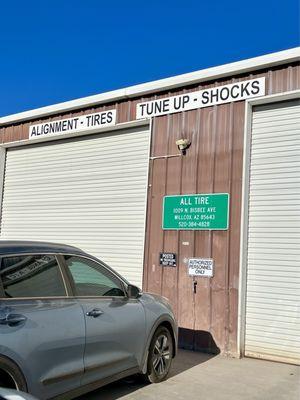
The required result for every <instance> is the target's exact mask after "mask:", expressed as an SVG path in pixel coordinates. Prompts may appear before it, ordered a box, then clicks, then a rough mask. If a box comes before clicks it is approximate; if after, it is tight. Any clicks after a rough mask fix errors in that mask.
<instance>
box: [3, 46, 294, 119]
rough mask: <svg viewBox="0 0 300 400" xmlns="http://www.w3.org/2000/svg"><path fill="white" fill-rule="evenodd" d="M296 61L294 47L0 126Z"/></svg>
mask: <svg viewBox="0 0 300 400" xmlns="http://www.w3.org/2000/svg"><path fill="white" fill-rule="evenodd" d="M299 60H300V47H295V48H292V49H288V50H283V51H279V52H276V53H270V54H266V55H263V56H259V57H254V58H249V59H246V60H242V61H236V62H233V63H229V64H224V65H220V66H216V67H210V68H206V69H203V70H198V71H194V72H190V73H186V74H182V75H176V76H173V77H170V78H164V79H159V80H155V81H150V82H147V83H142V84H138V85H134V86H129V87H126V88H123V89H117V90H113V91H110V92H105V93H101V94H96V95H92V96H88V97H82V98H79V99H75V100H70V101H66V102H62V103H57V104H53V105H50V106H45V107H40V108H36V109H32V110H28V111H23V112H20V113H17V114H11V115H8V116H4V117H0V126H1V125H7V124H12V123H16V122H21V121H26V120H29V119H34V118H41V117H45V116H47V115H53V114H57V113H62V112H67V111H71V110H76V109H79V108H86V107H93V106H95V105H99V104H103V103H109V102H113V101H118V100H122V99H126V98H130V97H137V96H143V95H147V94H149V93H156V92H159V91H165V90H170V89H175V88H177V87H181V86H184V85H187V84H188V85H191V84H195V83H200V82H203V81H208V80H212V79H220V78H223V77H226V76H230V75H233V74H236V73H239V74H241V73H245V72H250V71H253V70H258V69H262V68H268V67H273V66H276V65H281V64H286V63H291V62H294V61H299Z"/></svg>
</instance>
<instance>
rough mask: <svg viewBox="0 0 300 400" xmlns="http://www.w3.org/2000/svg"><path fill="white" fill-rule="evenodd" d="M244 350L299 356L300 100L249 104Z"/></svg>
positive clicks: (264, 354) (276, 356)
mask: <svg viewBox="0 0 300 400" xmlns="http://www.w3.org/2000/svg"><path fill="white" fill-rule="evenodd" d="M249 195H250V198H249V222H248V223H249V225H248V257H247V258H248V259H247V264H248V265H247V298H246V327H245V328H246V329H245V333H246V335H245V354H246V355H248V356H254V357H260V358H266V359H275V360H282V361H287V362H295V363H299V361H300V104H299V102H296V101H293V102H292V101H291V102H284V103H280V104H279V103H278V104H274V105H269V106H261V107H258V108H256V109H254V112H253V121H252V139H251V162H250V194H249Z"/></svg>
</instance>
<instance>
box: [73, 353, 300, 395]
mask: <svg viewBox="0 0 300 400" xmlns="http://www.w3.org/2000/svg"><path fill="white" fill-rule="evenodd" d="M117 399H121V400H202V399H203V400H204V399H205V400H219V399H220V400H239V399H242V400H258V399H259V400H299V399H300V367H297V366H293V365H288V364H280V363H274V362H270V361H262V360H254V359H250V358H244V359H241V360H237V359H229V358H224V357H222V356H215V357H212V356H208V355H205V354H201V353H195V352H191V351H186V350H180V351H179V354H178V357H177V358H176V360H175V361H174V364H173V367H172V372H171V374H170V377H169V379H168V380H167V381H165V382H162V383H160V384H156V385H141V384H140V383H137V382H136V381H135V380H132V379H127V380H121V381H118V382H116V383H113V384H111V385H108V386H106V387H103V388H101V389H99V390H97V391H95V392H92V393H89V394H87V395H84V396H82V397H80V398H78V399H77V400H117Z"/></svg>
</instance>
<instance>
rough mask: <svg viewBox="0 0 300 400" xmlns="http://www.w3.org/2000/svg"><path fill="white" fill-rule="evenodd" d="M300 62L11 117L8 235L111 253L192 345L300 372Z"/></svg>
mask: <svg viewBox="0 0 300 400" xmlns="http://www.w3.org/2000/svg"><path fill="white" fill-rule="evenodd" d="M299 56H300V52H299V48H295V49H290V50H286V51H282V52H279V53H274V54H269V55H265V56H262V57H257V58H253V59H249V60H245V61H240V62H236V63H232V64H227V65H223V66H218V67H214V68H209V69H205V70H201V71H197V72H193V73H189V74H185V75H180V76H176V77H173V78H168V79H163V80H159V81H155V82H149V83H146V84H141V85H137V86H132V87H128V88H125V89H120V90H116V91H112V92H108V93H104V94H100V95H95V96H90V97H86V98H82V99H78V100H74V101H68V102H65V103H61V104H56V105H53V106H48V107H43V108H39V109H36V110H31V111H26V112H22V113H19V114H15V115H10V116H7V117H2V118H0V138H1V147H0V151H1V165H0V180H1V184H0V191H1V199H2V207H1V210H2V213H1V214H2V215H1V239H34V240H47V241H54V242H62V243H66V244H72V245H75V246H78V247H80V248H82V249H84V250H86V251H87V252H90V253H92V254H93V255H95V256H98V257H99V258H101V259H103V260H104V261H105V262H107V263H108V264H109V265H111V266H112V267H114V268H115V269H116V270H117V271H119V272H120V273H121V274H123V275H124V276H125V277H126V278H127V279H128V280H129V281H131V282H132V283H135V284H137V285H139V286H142V287H143V289H144V290H147V291H150V292H155V293H159V294H161V295H163V296H165V297H167V298H168V299H169V300H170V302H171V303H172V305H173V307H174V310H175V312H176V315H177V318H178V323H179V327H180V345H181V346H183V347H186V348H191V349H195V350H204V351H211V352H217V351H219V350H220V351H221V352H222V353H224V354H228V355H232V356H239V355H248V356H254V357H259V358H266V359H272V360H282V361H288V362H294V363H297V362H299V360H300V340H299V335H300V333H299V330H300V316H299V310H300V306H299V299H300V259H299V258H300V121H299V119H300V104H299V95H300V90H299V89H300V63H299ZM178 140H179V142H178ZM176 142H177V144H176ZM178 146H180V149H179V148H178ZM184 153H185V154H184Z"/></svg>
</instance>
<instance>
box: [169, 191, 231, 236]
mask: <svg viewBox="0 0 300 400" xmlns="http://www.w3.org/2000/svg"><path fill="white" fill-rule="evenodd" d="M228 208H229V194H228V193H211V194H186V195H178V196H177V195H176V196H165V197H164V203H163V218H162V219H163V221H162V228H163V229H170V230H227V229H228V220H229V212H228Z"/></svg>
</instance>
